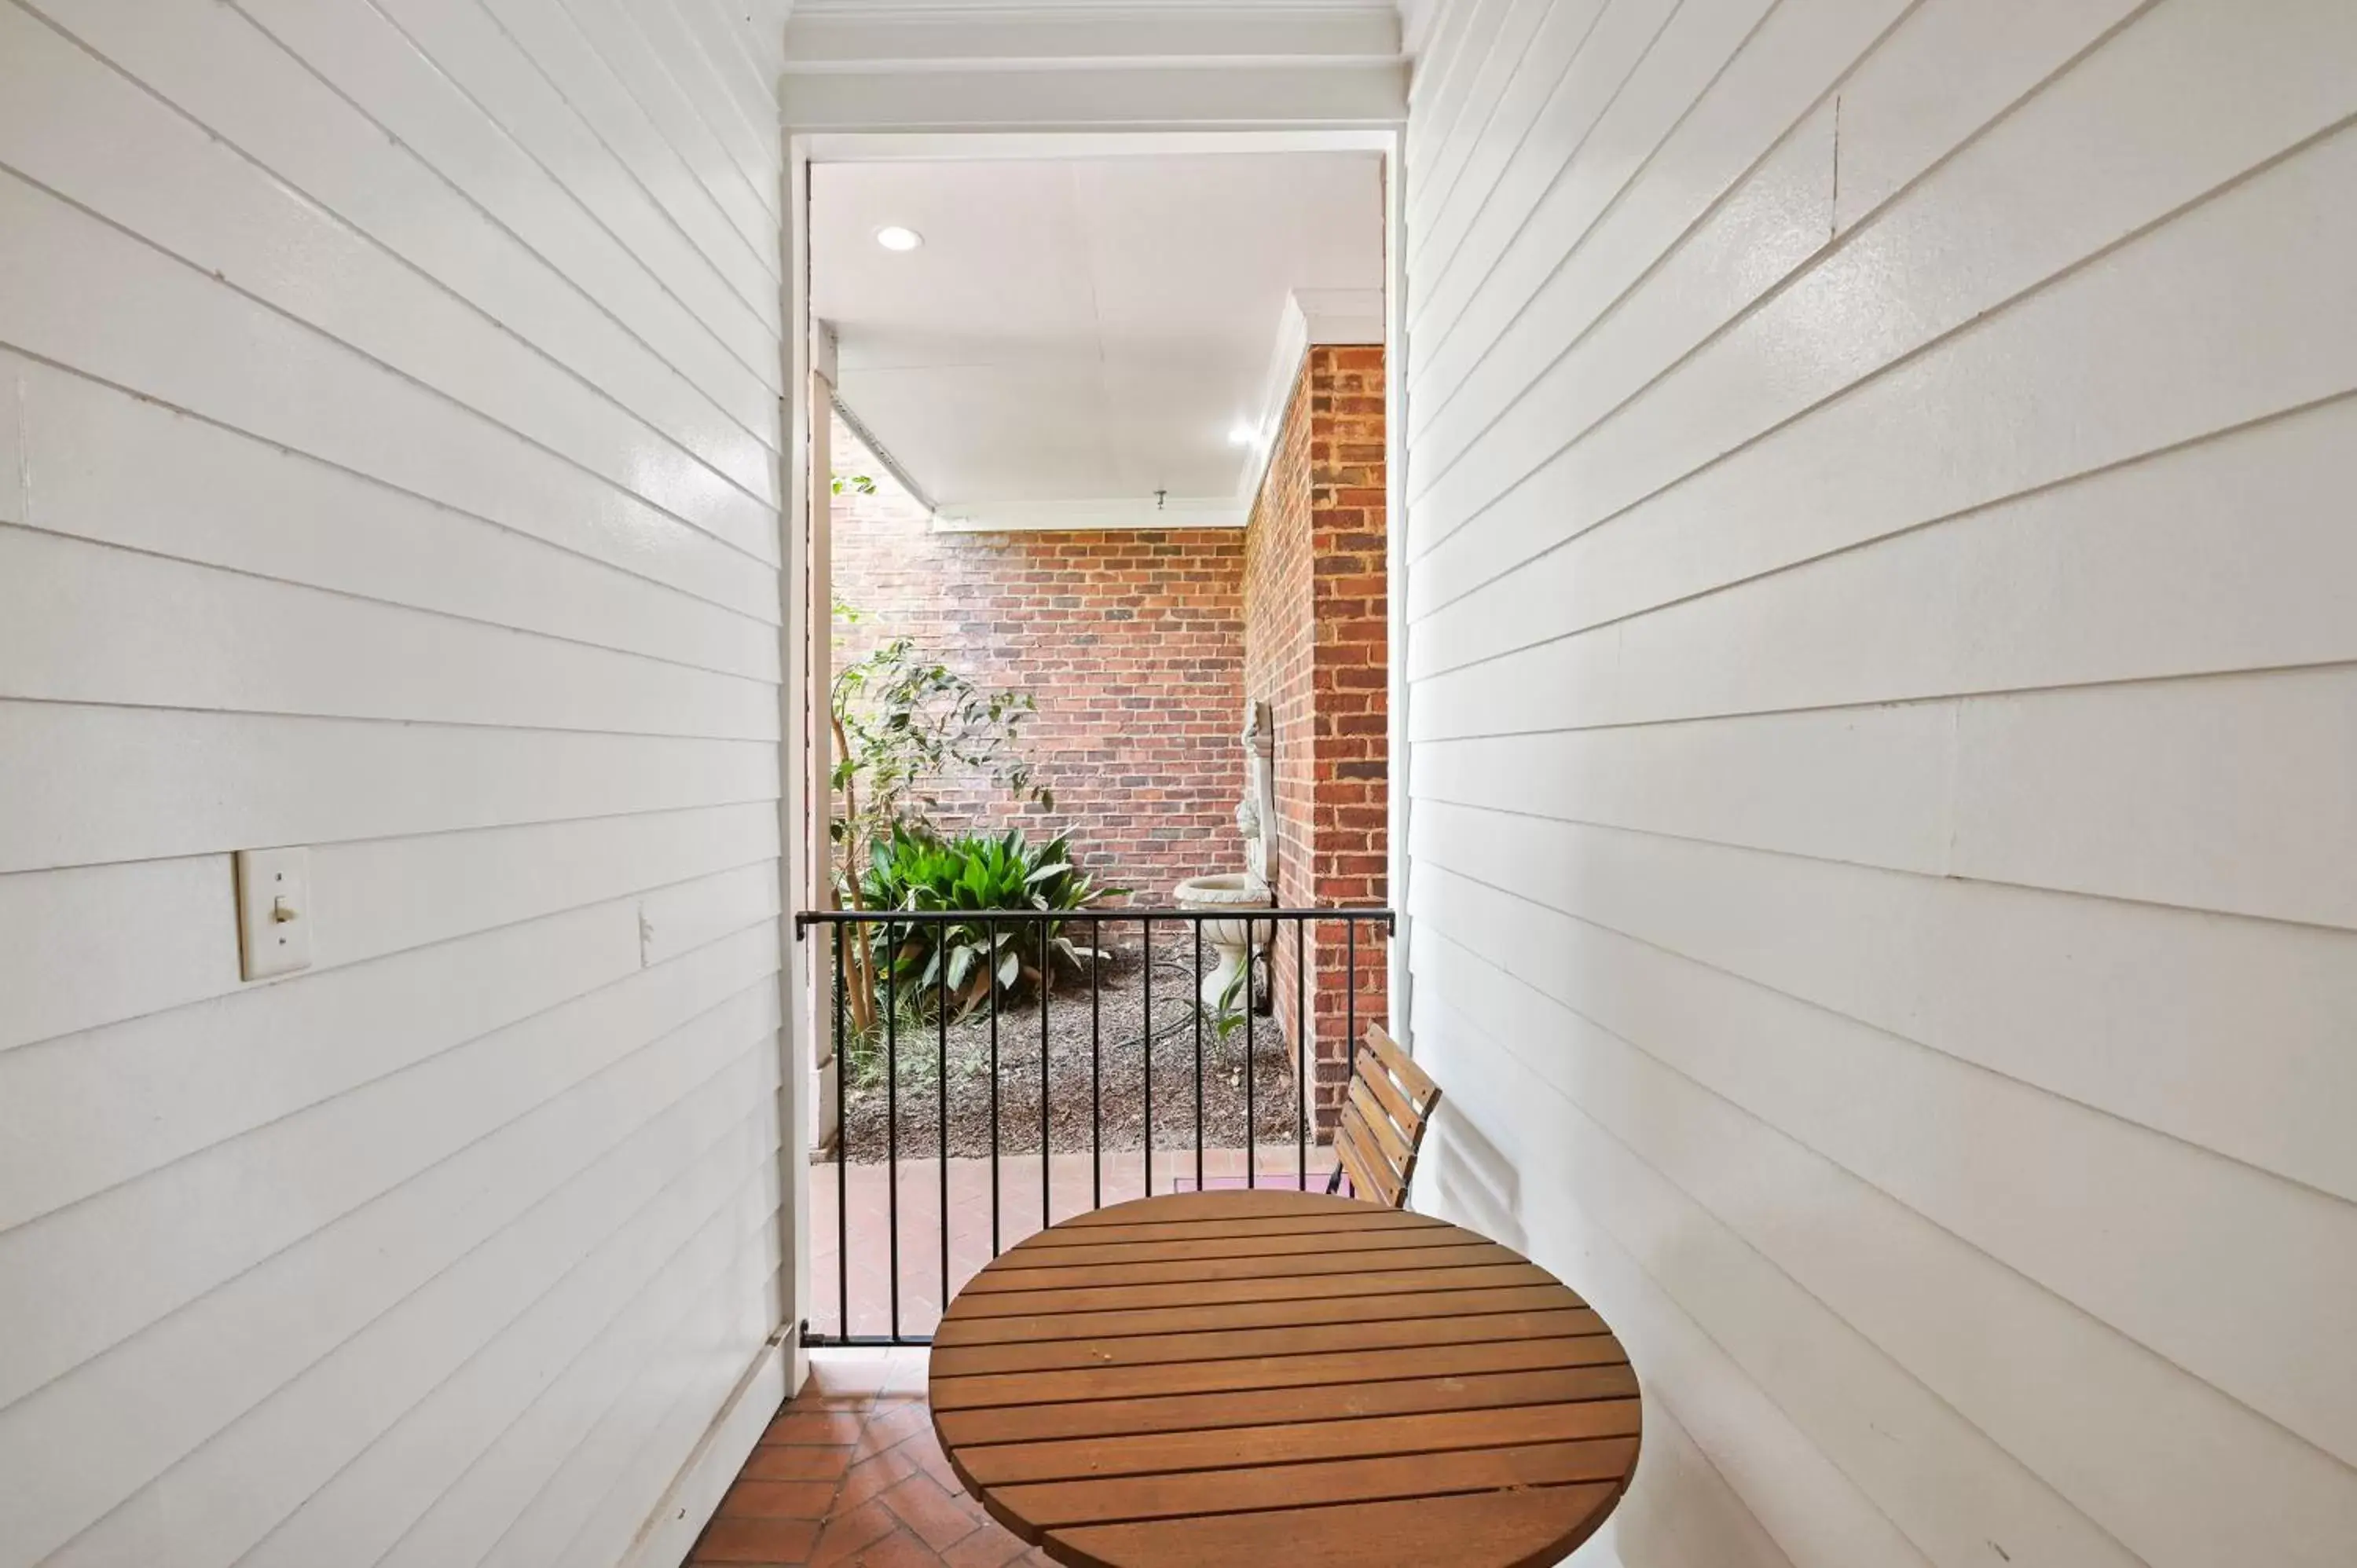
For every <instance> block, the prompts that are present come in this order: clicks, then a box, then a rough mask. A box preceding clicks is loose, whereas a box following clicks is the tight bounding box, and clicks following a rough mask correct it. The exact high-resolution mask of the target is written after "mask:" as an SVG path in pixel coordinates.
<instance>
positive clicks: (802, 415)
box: [780, 123, 1413, 1388]
mask: <svg viewBox="0 0 2357 1568" xmlns="http://www.w3.org/2000/svg"><path fill="white" fill-rule="evenodd" d="M1404 140H1405V127H1404V126H1399V125H1390V126H1382V127H1370V126H1368V125H1366V124H1362V123H1337V124H1329V125H1319V124H1302V125H1289V126H1286V127H1285V128H1282V129H1275V130H1225V129H1186V128H1157V129H1142V130H1085V131H1044V132H1042V131H1001V130H971V131H960V130H929V131H920V132H895V131H799V130H795V129H793V128H791V127H789V128H788V131H787V134H786V187H787V194H788V203H787V208H786V211H785V213H784V215H783V221H784V222H785V225H786V232H785V252H786V264H787V279H786V306H787V308H786V331H785V340H786V343H787V344H788V345H789V349H790V352H791V363H790V364H789V365H788V367H787V375H786V378H785V380H786V386H787V389H788V404H787V408H786V411H785V412H786V419H785V431H786V435H787V439H788V441H789V443H790V444H791V447H790V453H789V460H788V462H787V463H786V465H785V469H786V477H787V485H786V491H787V493H786V497H785V506H784V509H783V512H782V515H783V516H784V517H785V518H786V519H787V520H788V523H787V529H786V533H787V538H786V552H785V554H786V571H785V572H784V574H783V575H782V576H781V578H780V593H781V596H782V604H781V610H782V612H783V614H784V618H785V619H784V625H785V628H786V635H785V640H786V653H787V657H786V661H785V662H786V689H785V695H784V700H783V707H784V711H785V714H786V719H787V722H786V724H785V726H784V734H785V740H784V756H783V757H782V758H781V762H782V766H783V774H782V780H783V784H784V788H783V789H781V790H780V795H781V796H782V798H783V800H784V801H785V810H786V817H785V820H784V822H782V823H781V828H782V833H781V842H782V843H783V845H784V847H785V852H786V855H787V859H788V863H789V864H788V868H787V875H786V879H785V886H786V887H787V889H788V891H789V897H790V900H791V908H789V909H788V911H787V915H788V919H789V921H791V913H792V909H793V908H807V907H809V906H810V904H811V902H812V900H813V896H814V895H815V894H816V893H817V892H818V891H819V890H820V889H821V888H822V887H823V882H822V881H821V879H820V875H819V873H820V867H821V866H822V865H823V856H824V854H825V836H824V834H825V825H824V823H823V821H819V820H817V813H818V812H819V811H820V810H821V809H822V808H823V802H824V800H825V798H826V797H825V795H824V793H823V792H821V793H815V794H813V791H814V790H821V789H823V784H824V779H823V775H814V772H813V770H814V768H818V767H823V766H824V764H825V754H826V746H825V741H824V738H823V733H822V731H821V727H820V725H819V724H818V722H817V717H816V715H817V714H818V712H819V711H820V710H818V709H817V708H816V707H815V706H814V705H813V707H812V708H811V709H810V710H809V712H810V714H811V715H812V724H811V729H810V732H809V733H810V734H815V735H820V736H821V738H820V741H819V744H818V746H817V747H816V748H815V751H814V750H813V746H811V745H810V744H809V742H808V740H807V739H806V734H805V729H804V724H803V714H804V706H803V698H804V694H805V693H808V694H809V696H810V699H811V701H812V703H813V704H815V703H816V701H817V695H816V693H817V692H818V690H819V688H818V687H816V686H814V685H813V678H814V677H815V676H816V675H818V674H819V673H820V672H821V671H823V670H824V668H825V663H826V650H827V648H828V642H827V639H826V636H825V627H826V624H827V622H826V619H825V617H824V614H823V611H824V607H825V606H824V601H823V597H822V596H823V595H824V594H825V592H826V591H827V583H826V576H825V575H824V574H825V572H826V569H827V562H828V560H829V558H830V551H829V538H828V530H829V528H830V526H831V522H832V518H831V515H830V514H831V509H828V508H817V509H813V505H812V502H813V500H814V499H818V498H819V497H820V496H822V495H824V494H825V493H826V492H825V491H824V490H823V489H818V490H814V489H813V487H814V486H819V485H823V483H824V480H823V478H822V477H821V476H819V475H818V474H817V472H816V468H815V460H823V457H824V456H825V447H824V446H823V443H824V441H825V439H826V437H825V435H823V434H821V435H819V436H818V441H819V443H820V445H819V446H818V447H817V449H816V450H813V441H812V433H813V429H814V428H816V427H815V426H814V425H813V416H814V414H815V413H816V412H817V411H816V410H815V409H814V407H813V400H812V387H813V372H814V371H817V370H818V369H819V368H820V367H818V366H816V365H815V364H814V363H813V358H814V344H813V336H812V330H811V317H810V229H809V224H808V222H807V216H808V213H809V210H810V166H811V165H812V164H813V163H886V162H899V161H908V160H924V161H946V160H957V159H978V158H1104V157H1120V156H1142V155H1147V154H1161V155H1172V154H1181V153H1213V152H1373V153H1377V154H1379V155H1381V156H1382V158H1383V206H1384V214H1383V222H1384V227H1383V233H1384V239H1383V250H1384V312H1383V314H1384V337H1383V380H1384V421H1383V443H1384V447H1385V451H1384V462H1385V469H1384V475H1385V497H1384V540H1385V559H1384V573H1385V579H1384V580H1385V585H1386V592H1385V602H1386V605H1387V607H1388V610H1389V621H1390V624H1389V626H1388V628H1387V633H1388V636H1389V639H1390V642H1389V648H1388V660H1387V662H1388V665H1389V682H1388V689H1387V692H1386V701H1387V713H1388V723H1389V731H1390V733H1389V736H1388V745H1389V769H1390V777H1389V779H1388V780H1387V789H1386V799H1387V800H1388V802H1389V815H1390V821H1389V823H1388V825H1387V828H1386V835H1387V843H1386V856H1385V857H1386V860H1387V861H1388V865H1387V866H1386V868H1385V874H1386V876H1387V878H1388V882H1387V886H1388V889H1389V901H1390V903H1391V906H1392V908H1394V909H1395V910H1397V911H1398V912H1399V926H1398V929H1397V931H1396V933H1395V934H1394V937H1393V940H1392V942H1391V945H1390V949H1389V963H1390V969H1389V973H1388V974H1387V976H1386V996H1387V999H1388V1011H1389V1014H1390V1017H1389V1020H1388V1022H1389V1026H1390V1027H1391V1030H1392V1033H1393V1034H1394V1036H1396V1037H1397V1038H1399V1039H1401V1040H1402V1041H1404V1042H1407V1043H1408V1044H1409V1045H1410V1047H1411V1048H1413V1041H1412V1040H1411V1038H1410V1028H1411V1024H1410V1018H1411V1012H1410V1009H1409V1006H1408V985H1409V974H1408V966H1407V946H1408V934H1409V929H1410V927H1409V918H1408V914H1407V907H1406V906H1407V891H1408V889H1407V872H1408V855H1407V834H1408V790H1407V780H1408V768H1409V760H1410V752H1409V743H1408V723H1407V720H1408V707H1407V704H1408V690H1407V680H1406V674H1405V671H1406V668H1407V660H1406V658H1405V652H1406V631H1407V624H1406V595H1405V593H1403V592H1402V591H1401V590H1402V588H1403V586H1404V579H1405V566H1406V560H1405V549H1406V540H1407V530H1406V526H1405V524H1406V500H1407V491H1406V480H1407V449H1406V434H1407V420H1406V417H1405V415H1406V410H1405V398H1406V387H1405V377H1404V374H1403V371H1404V370H1405V358H1406V356H1405V337H1406V322H1407V315H1406V270H1405V269H1406V263H1405V255H1406V244H1405V201H1404V199H1403V196H1402V183H1403V182H1402V177H1401V175H1402V155H1403V152H1404V150H1405V149H1404ZM824 369H826V370H827V371H832V369H833V367H832V366H827V367H824ZM813 615H818V616H819V617H820V620H819V624H818V626H817V627H816V628H811V627H810V626H809V618H811V617H812V616H813ZM813 629H814V630H815V632H816V634H817V635H815V636H813V635H809V634H810V633H811V632H812V631H813ZM813 940H815V939H813ZM816 951H817V949H816V948H815V947H814V946H813V942H812V941H796V940H793V938H792V932H791V929H789V930H788V932H787V944H786V964H785V986H786V994H785V996H784V998H783V1000H784V1003H785V1007H784V1017H785V1028H786V1035H787V1039H788V1057H787V1061H788V1067H787V1079H786V1081H787V1085H788V1098H789V1104H788V1106H787V1107H786V1109H787V1111H788V1112H789V1115H788V1116H787V1119H786V1127H785V1137H784V1144H785V1150H784V1157H785V1159H786V1161H787V1163H788V1167H789V1168H788V1169H786V1170H785V1171H784V1172H782V1173H780V1174H781V1176H782V1180H781V1184H780V1196H781V1197H782V1198H783V1200H784V1211H785V1217H786V1220H787V1225H788V1229H789V1230H790V1231H791V1234H790V1235H789V1236H788V1238H787V1245H788V1251H787V1257H788V1260H789V1262H790V1263H791V1269H792V1284H793V1293H792V1300H791V1304H790V1305H789V1308H788V1316H787V1319H786V1321H787V1323H788V1324H789V1325H798V1324H800V1323H802V1321H804V1320H805V1319H807V1318H808V1317H809V1316H810V1297H811V1268H810V1226H809V1224H808V1222H807V1216H808V1212H809V1197H810V1149H811V1143H810V1132H811V1126H812V1122H813V1117H812V1112H811V1108H810V1107H809V1106H808V1105H806V1104H805V1103H804V1102H803V1101H804V1099H805V1097H806V1095H807V1094H809V1093H810V1092H812V1091H813V1090H814V1089H815V1084H814V1080H813V1077H812V1073H813V1069H814V1066H815V1064H816V1061H817V1056H816V1047H817V1046H818V1044H819V1042H820V1041H822V1040H824V1039H827V1038H828V1037H829V1036H828V1034H827V1032H826V1029H825V1027H824V1026H825V1024H826V1022H827V1020H826V1018H825V1016H824V1015H823V1011H822V1010H821V1008H820V998H821V993H820V992H819V989H818V969H817V966H815V965H813V963H812V962H811V961H810V960H811V958H812V957H813V954H814V953H815V952H816ZM794 1354H795V1359H794V1366H793V1372H792V1377H793V1382H792V1383H791V1385H790V1386H791V1387H796V1388H798V1387H800V1386H801V1383H802V1374H803V1372H804V1370H805V1368H806V1364H807V1359H806V1356H805V1353H803V1352H802V1351H801V1350H800V1349H799V1348H797V1349H796V1350H795V1353H794Z"/></svg>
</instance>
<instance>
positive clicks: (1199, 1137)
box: [1187, 920, 1205, 1192]
mask: <svg viewBox="0 0 2357 1568" xmlns="http://www.w3.org/2000/svg"><path fill="white" fill-rule="evenodd" d="M1188 924H1189V925H1190V926H1192V927H1193V928H1194V929H1195V963H1194V967H1193V968H1191V969H1189V971H1188V972H1187V974H1188V979H1189V983H1191V984H1192V985H1193V986H1194V988H1195V992H1194V996H1195V1190H1196V1191H1197V1192H1201V1191H1203V1190H1205V1189H1204V1187H1203V922H1202V921H1200V920H1190V921H1189V922H1188Z"/></svg>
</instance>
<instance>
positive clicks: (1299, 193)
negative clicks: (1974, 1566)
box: [811, 153, 1383, 513]
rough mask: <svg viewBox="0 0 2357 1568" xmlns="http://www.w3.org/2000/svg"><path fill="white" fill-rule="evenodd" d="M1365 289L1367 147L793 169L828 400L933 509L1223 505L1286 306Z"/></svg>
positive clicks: (1375, 196) (1376, 241)
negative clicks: (1183, 502) (906, 233)
mask: <svg viewBox="0 0 2357 1568" xmlns="http://www.w3.org/2000/svg"><path fill="white" fill-rule="evenodd" d="M887 225H899V226H902V227H906V228H909V229H913V230H915V231H918V232H919V233H920V234H921V235H923V236H924V243H923V245H922V246H920V248H919V249H917V250H915V251H911V252H901V253H894V252H888V251H886V250H884V249H883V248H882V247H880V246H879V245H877V242H876V240H875V234H876V231H877V230H878V229H880V228H883V227H885V226H887ZM1382 286H1383V199H1382V191H1381V165H1380V162H1379V160H1378V159H1377V158H1376V156H1374V155H1372V154H1360V153H1262V154H1227V155H1215V156H1183V157H1182V156H1170V157H1163V156H1149V157H1118V158H1105V159H1102V160H1052V161H1033V162H1005V163H992V162H974V163H964V162H955V163H950V162H944V163H856V164H821V165H817V166H813V169H812V171H811V297H812V313H813V316H814V317H816V318H817V319H819V320H820V321H822V322H823V323H825V324H827V325H828V326H830V327H832V328H834V332H835V334H836V340H837V354H838V371H837V380H836V390H837V392H838V393H839V394H840V395H841V397H842V399H843V401H844V402H845V404H846V405H847V406H848V407H849V408H850V409H851V410H852V412H853V413H855V414H856V416H857V417H858V418H859V420H860V421H861V422H862V423H863V424H866V426H867V428H868V429H869V430H870V431H871V432H872V433H873V434H874V435H876V436H877V438H878V439H879V440H880V441H881V442H882V444H883V445H884V446H886V447H887V448H888V449H889V451H890V452H891V454H892V456H893V457H894V458H895V459H897V460H898V461H899V464H900V466H901V467H903V468H904V469H906V470H907V471H908V472H909V474H910V475H911V477H913V478H915V479H916V480H917V482H918V484H919V485H920V487H921V488H922V489H924V490H925V491H926V493H927V494H928V496H929V497H930V499H932V500H933V501H934V502H936V503H937V504H939V505H940V506H942V509H943V510H945V511H946V510H954V509H958V508H962V507H974V506H986V507H988V508H989V509H991V510H994V511H997V512H1002V513H1003V512H1004V511H1005V510H1006V503H1010V502H1012V503H1021V502H1025V501H1067V502H1069V501H1073V500H1082V499H1090V500H1094V499H1131V500H1143V499H1150V498H1151V497H1152V495H1153V493H1154V492H1155V491H1157V490H1166V491H1168V493H1169V495H1170V497H1171V498H1173V500H1174V501H1176V500H1177V499H1179V498H1221V499H1223V500H1224V499H1231V498H1232V496H1233V493H1234V491H1235V489H1236V487H1237V483H1238V480H1239V478H1240V477H1243V475H1244V474H1245V473H1246V471H1247V469H1248V467H1249V466H1250V465H1251V463H1252V459H1251V457H1250V455H1249V454H1247V453H1245V452H1243V451H1240V450H1239V449H1238V448H1237V447H1236V446H1234V445H1232V443H1231V441H1230V439H1229V433H1230V431H1231V430H1232V428H1234V427H1235V426H1236V425H1238V424H1255V423H1257V422H1258V421H1259V419H1260V417H1261V407H1260V405H1261V400H1262V397H1263V394H1264V391H1265V381H1266V380H1267V378H1268V373H1269V367H1270V360H1271V356H1272V353H1273V351H1274V349H1275V345H1276V342H1277V339H1278V333H1279V328H1280V325H1281V324H1282V322H1283V321H1284V319H1285V316H1286V300H1287V297H1288V295H1290V294H1292V293H1293V292H1294V291H1296V290H1329V289H1330V290H1340V289H1350V290H1379V289H1381V288H1382Z"/></svg>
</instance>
